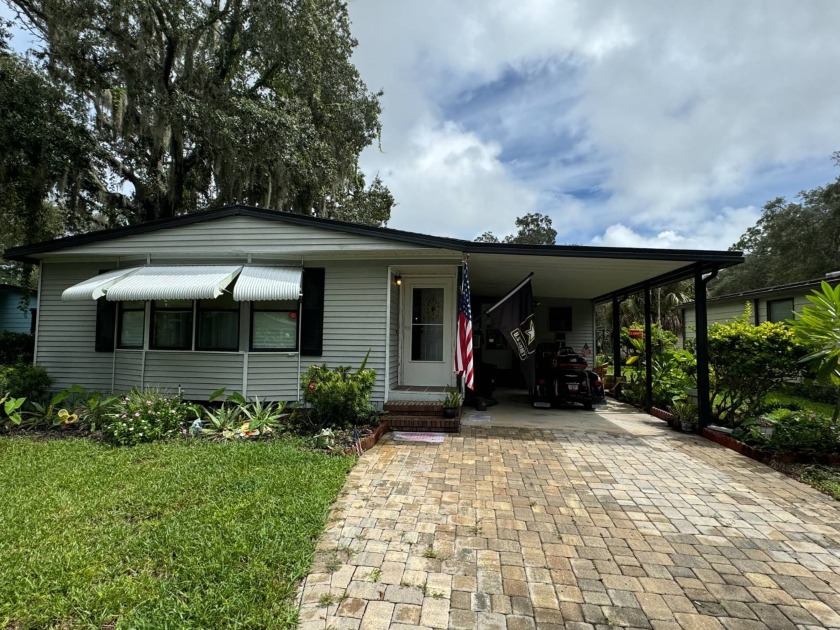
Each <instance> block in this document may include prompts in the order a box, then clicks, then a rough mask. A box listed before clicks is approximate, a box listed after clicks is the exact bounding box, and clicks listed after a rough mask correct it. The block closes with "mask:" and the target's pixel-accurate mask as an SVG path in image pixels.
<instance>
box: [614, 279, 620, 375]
mask: <svg viewBox="0 0 840 630" xmlns="http://www.w3.org/2000/svg"><path fill="white" fill-rule="evenodd" d="M620 304H621V302H619V301H618V296H615V295H613V297H612V351H613V375H614V376H615V379H616V382H618V379H619V378H621V318H620V315H621V314H620V313H619V310H618V309H619V306H620Z"/></svg>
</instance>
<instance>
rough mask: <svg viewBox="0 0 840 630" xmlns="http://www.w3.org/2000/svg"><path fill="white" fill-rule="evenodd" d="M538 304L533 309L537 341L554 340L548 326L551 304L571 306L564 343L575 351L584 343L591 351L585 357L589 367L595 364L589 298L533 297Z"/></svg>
mask: <svg viewBox="0 0 840 630" xmlns="http://www.w3.org/2000/svg"><path fill="white" fill-rule="evenodd" d="M535 299H536V300H537V301H538V302H539V305H538V306H537V308H536V309H535V310H534V326H535V327H536V329H537V343H541V342H544V341H554V332H552V331H550V330H549V328H548V309H549V308H550V307H552V306H570V307H571V308H572V330H571V331H569V332H567V333H566V345H567V346H569V347H571V348H573V349H574V350H575V351H576V352H578V353H580V352H582V351H583V346H584V344H586V345H588V346H589V349H590V351H591V353H590V354H589V356H588V357H586V361H587V364H588V366H589V368H590V369H591V368H592V367H594V365H595V329H594V327H593V318H592V313H593V308H594V307H593V305H592V302H590V301H589V300H564V299H562V298H543V297H536V298H535Z"/></svg>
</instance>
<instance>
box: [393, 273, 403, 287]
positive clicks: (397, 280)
mask: <svg viewBox="0 0 840 630" xmlns="http://www.w3.org/2000/svg"><path fill="white" fill-rule="evenodd" d="M394 284H396V285H397V286H398V287H401V286H402V276H399V275H397V276H394Z"/></svg>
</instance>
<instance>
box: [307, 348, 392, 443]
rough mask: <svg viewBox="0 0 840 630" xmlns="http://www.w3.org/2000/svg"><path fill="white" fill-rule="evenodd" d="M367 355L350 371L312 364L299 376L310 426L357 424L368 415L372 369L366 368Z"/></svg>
mask: <svg viewBox="0 0 840 630" xmlns="http://www.w3.org/2000/svg"><path fill="white" fill-rule="evenodd" d="M366 365H367V357H365V360H364V361H363V362H362V365H361V367H360V368H359V369H358V370H356V371H353V370H352V369H351V368H350V367H346V366H342V367H337V368H335V369H332V370H331V369H330V368H328V367H327V366H326V365H312V366H310V367H309V369H308V370H307V371H306V373H305V374H304V375H303V377H302V378H301V388H302V390H303V400H304V402H306V403H307V404H308V405H309V406H310V409H309V410H308V413H307V414H306V416H307V417H306V420H307V421H308V423H309V425H310V428H313V429H315V430H320V429H323V428H324V427H327V426H346V425H348V424H358V423H360V422H362V421H364V420H367V419H369V418H370V414H371V408H370V395H371V393H372V392H373V385H374V383H375V382H376V371H375V370H370V369H366V368H365V366H366Z"/></svg>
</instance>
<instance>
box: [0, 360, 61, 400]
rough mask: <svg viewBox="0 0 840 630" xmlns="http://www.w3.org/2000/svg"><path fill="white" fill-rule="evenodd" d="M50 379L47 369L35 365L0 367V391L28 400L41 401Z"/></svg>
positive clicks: (45, 395)
mask: <svg viewBox="0 0 840 630" xmlns="http://www.w3.org/2000/svg"><path fill="white" fill-rule="evenodd" d="M50 385H52V379H51V378H50V376H49V374H47V371H46V370H45V369H44V368H42V367H40V366H37V365H26V364H23V363H19V364H17V365H7V366H5V367H2V368H0V391H2V392H9V393H10V394H11V395H12V396H16V397H19V398H26V399H27V400H28V401H30V402H32V401H43V400H45V399H46V397H47V390H48V389H49V387H50Z"/></svg>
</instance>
